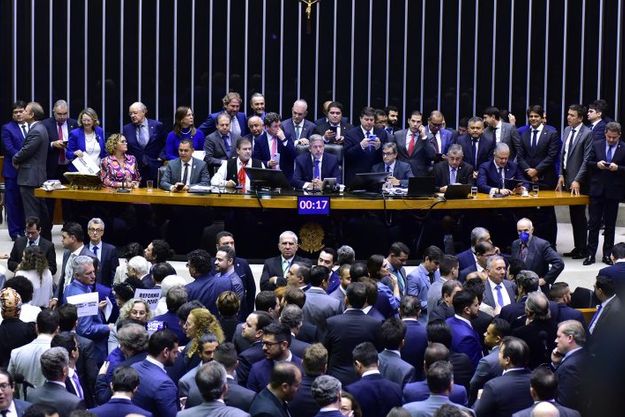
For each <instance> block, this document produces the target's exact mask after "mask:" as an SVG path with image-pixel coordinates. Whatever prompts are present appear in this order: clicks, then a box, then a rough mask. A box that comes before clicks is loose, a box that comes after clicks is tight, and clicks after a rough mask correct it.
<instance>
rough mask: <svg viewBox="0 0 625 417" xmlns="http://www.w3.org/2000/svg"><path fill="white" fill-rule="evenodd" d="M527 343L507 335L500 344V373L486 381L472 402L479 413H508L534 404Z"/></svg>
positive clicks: (495, 416)
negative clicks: (501, 372) (480, 392)
mask: <svg viewBox="0 0 625 417" xmlns="http://www.w3.org/2000/svg"><path fill="white" fill-rule="evenodd" d="M528 359H529V348H528V347H527V344H526V343H525V342H524V341H523V340H521V339H518V338H516V337H512V336H507V337H504V339H503V341H502V342H501V346H500V347H499V363H500V364H501V367H502V368H503V370H504V374H503V375H502V376H500V377H497V378H494V379H491V380H490V381H488V382H487V383H486V384H485V385H484V390H483V391H482V395H481V397H480V398H478V400H477V401H476V402H475V404H474V405H473V409H474V410H475V414H477V417H508V416H511V415H512V414H513V413H515V412H517V411H520V410H523V409H524V408H527V407H529V406H530V405H532V403H533V401H532V397H531V396H530V371H529V370H528V369H527V368H526V366H527V361H528Z"/></svg>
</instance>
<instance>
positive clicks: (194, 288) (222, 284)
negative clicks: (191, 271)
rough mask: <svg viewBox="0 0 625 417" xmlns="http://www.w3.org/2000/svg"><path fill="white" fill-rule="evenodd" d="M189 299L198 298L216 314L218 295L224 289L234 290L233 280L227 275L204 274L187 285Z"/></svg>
mask: <svg viewBox="0 0 625 417" xmlns="http://www.w3.org/2000/svg"><path fill="white" fill-rule="evenodd" d="M186 289H187V293H188V294H189V300H198V301H200V302H201V303H202V304H204V305H205V306H206V308H208V309H209V310H210V312H211V313H213V314H214V315H215V316H217V314H218V313H219V312H218V310H217V304H216V302H217V297H219V294H221V293H222V292H224V291H233V286H232V282H231V281H230V278H229V277H227V276H225V277H224V276H219V277H218V276H216V275H210V274H208V275H202V276H200V277H197V278H196V279H195V281H193V282H192V283H190V284H187V285H186Z"/></svg>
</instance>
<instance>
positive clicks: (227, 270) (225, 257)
mask: <svg viewBox="0 0 625 417" xmlns="http://www.w3.org/2000/svg"><path fill="white" fill-rule="evenodd" d="M235 255H236V254H235V252H234V248H232V247H231V246H220V247H218V248H217V253H215V279H219V280H224V281H226V280H227V281H230V283H231V284H232V291H234V292H235V293H236V295H237V297H239V300H245V287H243V282H241V278H239V275H237V272H236V271H235V269H234V260H235ZM217 296H219V294H217ZM243 317H246V316H243Z"/></svg>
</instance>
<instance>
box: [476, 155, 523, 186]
mask: <svg viewBox="0 0 625 417" xmlns="http://www.w3.org/2000/svg"><path fill="white" fill-rule="evenodd" d="M504 177H505V178H506V179H507V180H518V181H523V186H524V187H525V188H528V187H529V184H528V183H527V182H526V181H525V179H524V178H523V173H522V172H521V170H519V166H518V165H517V164H515V163H514V162H511V161H508V163H507V164H506V166H505V167H504ZM514 187H515V184H514V183H513V182H512V181H510V182H509V181H505V184H502V181H501V175H499V170H498V168H497V167H495V163H494V162H493V161H492V160H491V161H488V162H484V163H483V164H482V165H480V171H479V174H478V176H477V188H478V190H479V191H480V192H481V193H487V194H488V193H489V192H490V189H491V188H507V189H509V190H512V189H514Z"/></svg>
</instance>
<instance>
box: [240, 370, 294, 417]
mask: <svg viewBox="0 0 625 417" xmlns="http://www.w3.org/2000/svg"><path fill="white" fill-rule="evenodd" d="M301 383H302V372H301V371H300V369H299V367H298V366H297V365H295V364H293V363H290V362H280V363H277V364H276V366H275V367H274V369H273V371H272V372H271V380H270V381H269V383H268V384H267V386H266V387H264V388H263V389H262V391H260V392H259V393H258V394H257V395H256V397H255V398H254V401H252V405H251V406H250V414H251V415H252V416H255V417H291V416H292V415H293V416H295V415H296V414H295V410H293V414H291V412H290V410H289V406H288V402H289V401H291V400H292V399H293V398H294V397H295V394H297V390H298V389H299V386H300V384H301Z"/></svg>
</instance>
